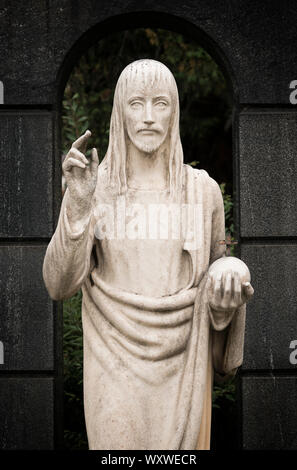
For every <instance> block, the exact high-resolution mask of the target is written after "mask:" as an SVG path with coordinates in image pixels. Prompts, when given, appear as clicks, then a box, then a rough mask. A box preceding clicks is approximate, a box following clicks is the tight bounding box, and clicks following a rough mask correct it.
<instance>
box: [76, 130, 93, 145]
mask: <svg viewBox="0 0 297 470" xmlns="http://www.w3.org/2000/svg"><path fill="white" fill-rule="evenodd" d="M91 135H92V132H91V131H89V130H86V132H85V133H84V134H83V135H81V136H80V137H79V138H78V139H77V140H76V141H75V142H73V144H72V147H74V148H76V149H82V147H86V144H87V141H88V138H89V137H90V136H91Z"/></svg>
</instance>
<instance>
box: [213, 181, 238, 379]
mask: <svg viewBox="0 0 297 470" xmlns="http://www.w3.org/2000/svg"><path fill="white" fill-rule="evenodd" d="M211 185H212V197H213V213H212V240H211V253H210V264H211V263H212V262H214V261H215V260H216V259H218V258H220V257H222V256H225V247H224V245H220V244H219V243H218V241H219V240H223V239H225V216H224V203H223V197H222V193H221V190H220V187H219V185H218V184H217V183H216V182H215V181H214V180H213V179H211ZM245 312H246V309H245V305H243V306H242V307H240V308H239V309H238V310H231V311H230V312H219V311H215V310H213V309H212V308H211V307H210V306H209V317H210V323H211V329H212V332H211V333H212V356H213V367H214V372H215V379H216V381H222V380H225V379H226V378H228V377H230V376H233V375H234V374H235V373H236V371H237V368H238V367H239V366H240V365H241V363H242V360H243V344H244V328H245Z"/></svg>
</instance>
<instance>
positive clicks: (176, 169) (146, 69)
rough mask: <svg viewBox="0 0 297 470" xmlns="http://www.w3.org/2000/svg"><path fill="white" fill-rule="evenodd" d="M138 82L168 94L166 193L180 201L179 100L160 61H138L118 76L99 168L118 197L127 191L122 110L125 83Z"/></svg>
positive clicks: (175, 87) (170, 77)
mask: <svg viewBox="0 0 297 470" xmlns="http://www.w3.org/2000/svg"><path fill="white" fill-rule="evenodd" d="M139 79H141V81H142V83H143V85H144V86H145V85H153V84H154V83H157V84H160V83H162V84H164V85H165V86H166V88H167V89H168V92H169V93H170V95H171V98H172V102H173V113H172V118H171V124H170V127H169V130H168V133H169V135H168V137H169V139H168V141H169V169H168V170H169V190H170V196H171V197H172V198H173V199H176V198H177V199H179V197H180V194H181V190H182V166H183V149H182V145H181V140H180V133H179V98H178V90H177V86H176V82H175V79H174V77H173V75H172V73H171V72H170V70H169V69H168V68H167V67H166V66H165V65H164V64H162V63H161V62H158V61H156V60H152V59H142V60H137V61H135V62H132V63H131V64H129V65H128V66H127V67H126V68H125V69H124V70H123V71H122V73H121V75H120V77H119V79H118V82H117V85H116V89H115V94H114V100H113V109H112V114H111V120H110V130H109V144H108V149H107V152H106V155H105V157H104V159H103V161H102V165H106V167H107V174H108V179H109V186H110V188H111V189H114V190H115V191H116V192H117V193H118V194H119V195H120V194H125V192H126V191H127V175H126V162H127V143H126V140H127V134H126V131H125V122H124V109H123V106H125V102H126V93H127V87H128V84H131V82H132V83H133V81H135V80H137V81H139Z"/></svg>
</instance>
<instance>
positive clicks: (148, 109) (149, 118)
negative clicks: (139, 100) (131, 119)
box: [143, 102, 155, 124]
mask: <svg viewBox="0 0 297 470" xmlns="http://www.w3.org/2000/svg"><path fill="white" fill-rule="evenodd" d="M143 122H144V123H145V124H153V123H154V122H155V121H154V119H153V113H152V104H151V103H149V102H148V103H146V106H145V115H144V120H143Z"/></svg>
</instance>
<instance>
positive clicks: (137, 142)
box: [127, 132, 168, 156]
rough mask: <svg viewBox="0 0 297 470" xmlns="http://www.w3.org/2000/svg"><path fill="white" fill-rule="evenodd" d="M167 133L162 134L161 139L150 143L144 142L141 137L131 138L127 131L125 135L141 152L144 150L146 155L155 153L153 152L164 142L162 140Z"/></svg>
mask: <svg viewBox="0 0 297 470" xmlns="http://www.w3.org/2000/svg"><path fill="white" fill-rule="evenodd" d="M167 135H168V132H167V134H164V135H163V137H162V139H161V140H158V142H156V143H151V144H146V143H145V142H143V141H142V140H141V139H137V138H136V139H135V138H134V137H133V138H131V137H130V135H129V133H127V137H128V139H129V141H130V143H132V144H133V145H134V146H135V147H136V148H137V149H138V150H140V151H141V152H144V153H145V154H147V155H148V156H149V155H151V154H153V153H155V152H157V150H159V148H160V147H161V146H162V145H163V144H164V142H165V140H166V138H167Z"/></svg>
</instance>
